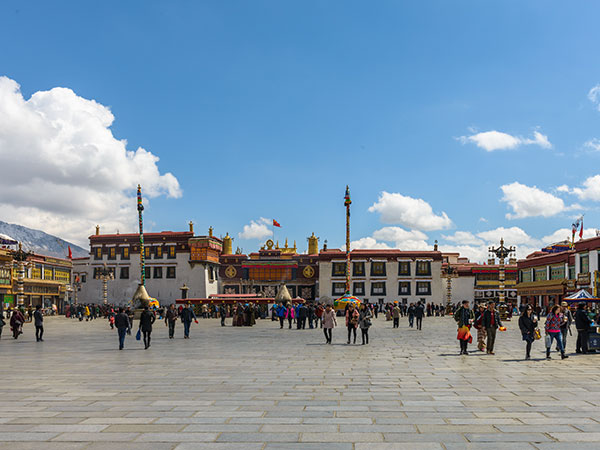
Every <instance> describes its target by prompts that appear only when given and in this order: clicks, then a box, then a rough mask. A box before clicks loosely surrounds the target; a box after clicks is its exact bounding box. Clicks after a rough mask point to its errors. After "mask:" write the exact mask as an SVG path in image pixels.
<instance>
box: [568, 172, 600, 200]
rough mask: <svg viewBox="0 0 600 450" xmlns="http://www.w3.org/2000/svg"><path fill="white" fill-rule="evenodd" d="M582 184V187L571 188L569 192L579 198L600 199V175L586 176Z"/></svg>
mask: <svg viewBox="0 0 600 450" xmlns="http://www.w3.org/2000/svg"><path fill="white" fill-rule="evenodd" d="M582 184H583V186H582V187H576V188H573V189H571V193H573V194H575V195H577V197H579V199H580V200H592V201H596V202H597V201H600V175H594V176H592V177H588V178H586V179H585V180H584V182H583V183H582Z"/></svg>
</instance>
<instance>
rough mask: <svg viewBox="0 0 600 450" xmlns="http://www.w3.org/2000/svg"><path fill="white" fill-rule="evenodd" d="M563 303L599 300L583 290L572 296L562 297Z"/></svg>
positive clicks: (599, 300)
mask: <svg viewBox="0 0 600 450" xmlns="http://www.w3.org/2000/svg"><path fill="white" fill-rule="evenodd" d="M563 301H564V302H567V303H579V302H600V298H598V297H594V296H593V295H591V294H590V293H589V292H588V291H586V290H585V289H581V290H579V291H577V292H575V293H574V294H571V295H567V296H566V297H563Z"/></svg>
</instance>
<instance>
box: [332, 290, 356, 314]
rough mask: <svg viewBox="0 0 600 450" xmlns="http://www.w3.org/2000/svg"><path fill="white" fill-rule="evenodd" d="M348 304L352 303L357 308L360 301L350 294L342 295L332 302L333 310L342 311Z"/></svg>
mask: <svg viewBox="0 0 600 450" xmlns="http://www.w3.org/2000/svg"><path fill="white" fill-rule="evenodd" d="M349 303H353V304H354V306H356V307H357V308H358V307H359V306H360V299H359V298H357V297H354V296H353V295H350V294H344V295H343V296H342V297H340V298H338V299H337V300H334V302H333V309H335V310H336V311H343V310H344V309H346V305H347V304H349Z"/></svg>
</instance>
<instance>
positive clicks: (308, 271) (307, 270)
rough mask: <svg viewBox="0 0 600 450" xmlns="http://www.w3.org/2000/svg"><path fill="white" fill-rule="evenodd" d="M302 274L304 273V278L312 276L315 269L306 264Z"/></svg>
mask: <svg viewBox="0 0 600 450" xmlns="http://www.w3.org/2000/svg"><path fill="white" fill-rule="evenodd" d="M302 275H304V278H312V277H314V276H315V269H313V267H312V266H306V267H305V268H304V270H303V271H302Z"/></svg>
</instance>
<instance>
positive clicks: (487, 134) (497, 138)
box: [458, 130, 552, 152]
mask: <svg viewBox="0 0 600 450" xmlns="http://www.w3.org/2000/svg"><path fill="white" fill-rule="evenodd" d="M458 140H459V141H460V142H462V143H463V144H467V143H472V144H475V145H476V146H477V147H479V148H482V149H484V150H485V151H487V152H493V151H494V150H512V149H515V148H517V147H519V146H521V145H537V146H539V147H542V148H552V144H551V143H550V141H549V140H548V136H546V135H545V134H542V133H540V132H539V131H534V132H533V138H523V137H520V136H513V135H510V134H508V133H503V132H501V131H496V130H492V131H483V132H481V133H476V134H473V135H471V136H461V137H459V138H458Z"/></svg>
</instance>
